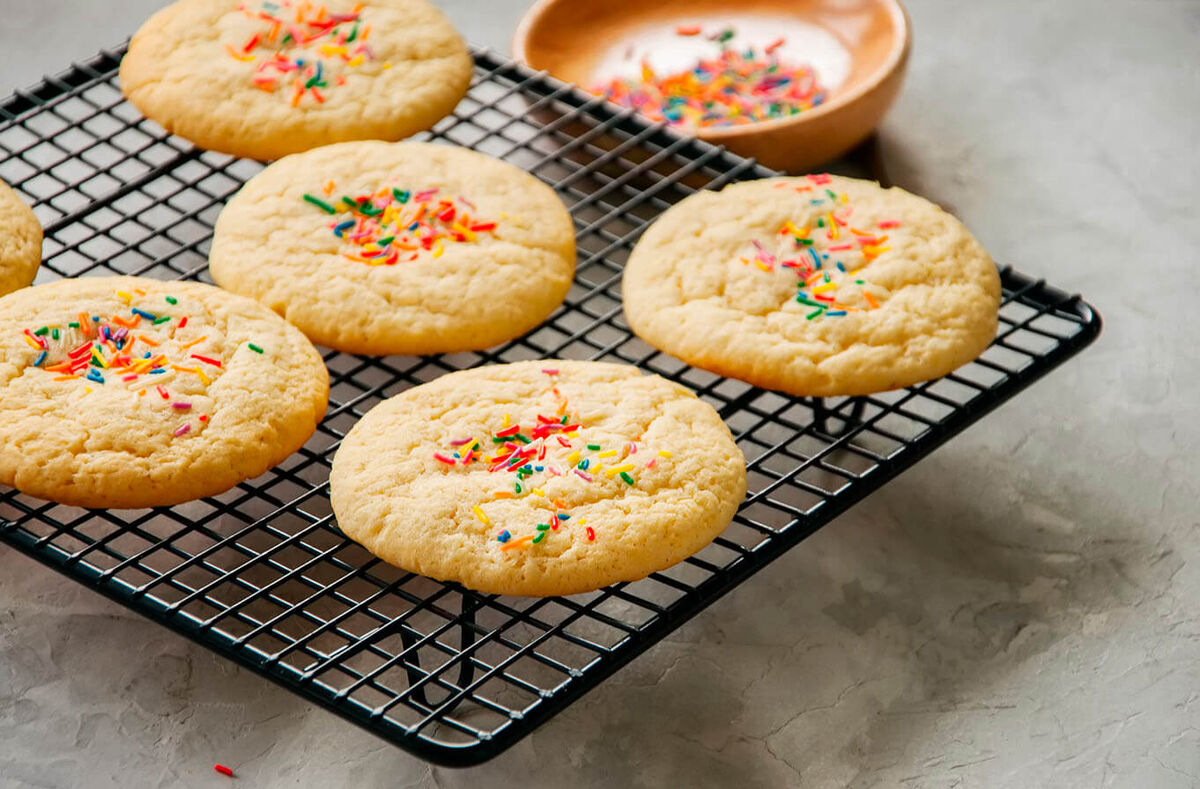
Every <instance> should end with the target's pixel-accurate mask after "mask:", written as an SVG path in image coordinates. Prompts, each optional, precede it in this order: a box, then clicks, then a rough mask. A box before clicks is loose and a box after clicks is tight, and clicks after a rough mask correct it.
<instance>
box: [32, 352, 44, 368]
mask: <svg viewBox="0 0 1200 789" xmlns="http://www.w3.org/2000/svg"><path fill="white" fill-rule="evenodd" d="M44 361H46V352H45V351H42V352H41V353H39V354H38V355H37V358H36V359H34V360H33V366H34V367H41V366H42V362H44Z"/></svg>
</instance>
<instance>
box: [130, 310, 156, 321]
mask: <svg viewBox="0 0 1200 789" xmlns="http://www.w3.org/2000/svg"><path fill="white" fill-rule="evenodd" d="M129 311H130V312H132V313H133V314H134V315H140V316H142V317H143V318H145V319H146V320H148V321H156V320H158V316H157V315H155V314H154V313H153V312H146V311H145V310H139V309H138V308H137V307H134V308H133V309H131V310H129Z"/></svg>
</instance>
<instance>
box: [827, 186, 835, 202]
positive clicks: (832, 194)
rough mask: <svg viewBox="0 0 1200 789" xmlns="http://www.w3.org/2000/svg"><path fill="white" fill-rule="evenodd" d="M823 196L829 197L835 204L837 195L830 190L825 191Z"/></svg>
mask: <svg viewBox="0 0 1200 789" xmlns="http://www.w3.org/2000/svg"><path fill="white" fill-rule="evenodd" d="M825 194H827V195H829V199H830V200H832V201H833V202H835V203H836V202H837V193H836V192H834V191H833V190H832V189H826V190H825Z"/></svg>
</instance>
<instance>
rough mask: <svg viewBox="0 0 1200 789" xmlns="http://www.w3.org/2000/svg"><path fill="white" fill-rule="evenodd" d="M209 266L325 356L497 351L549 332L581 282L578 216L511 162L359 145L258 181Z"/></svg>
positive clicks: (223, 219)
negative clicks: (545, 328) (545, 324)
mask: <svg viewBox="0 0 1200 789" xmlns="http://www.w3.org/2000/svg"><path fill="white" fill-rule="evenodd" d="M209 266H210V270H211V272H212V276H213V278H214V279H215V280H216V282H217V284H219V285H220V286H221V287H223V288H227V289H229V290H232V291H233V292H235V293H241V294H243V295H246V296H250V297H252V298H255V299H257V300H259V301H260V302H262V303H263V304H266V305H267V306H268V307H270V308H271V309H273V310H275V311H276V312H278V313H279V314H280V315H283V316H284V317H285V318H287V319H288V320H289V321H291V322H292V323H294V324H295V325H296V326H298V327H299V328H300V330H301V331H303V332H304V333H305V334H307V335H308V337H309V339H311V340H312V341H313V342H315V343H317V344H318V345H324V346H327V347H330V348H336V349H338V350H341V351H347V352H350V353H364V354H394V353H395V354H428V353H446V352H454V351H465V350H479V349H482V348H488V347H491V346H493V345H496V344H497V343H500V342H503V341H505V340H510V339H512V338H513V337H517V336H519V335H521V334H523V333H524V332H526V331H528V330H529V329H531V328H533V327H534V326H537V325H538V324H539V323H541V322H542V321H543V320H545V318H546V317H547V316H548V315H549V314H550V313H551V312H553V311H554V310H555V308H557V307H558V305H559V304H561V303H562V300H563V298H564V297H565V296H566V294H567V289H568V288H569V287H570V285H571V277H572V276H573V274H574V271H575V235H574V228H573V226H572V224H571V217H570V215H569V214H568V213H567V210H566V208H565V207H564V206H563V204H562V202H561V201H560V200H559V199H558V197H557V195H555V194H554V190H552V189H551V188H550V187H548V186H546V185H545V184H543V183H542V182H540V181H538V180H537V179H536V178H534V177H533V176H531V175H529V174H528V173H525V172H523V171H521V170H518V169H517V168H516V167H513V166H512V165H510V164H506V163H504V162H502V161H500V160H498V159H493V158H492V157H490V156H485V155H483V154H480V153H475V152H474V151H469V150H467V149H465V148H457V147H452V146H448V145H435V144H431V143H417V142H403V143H385V142H352V143H342V144H340V145H331V146H328V147H325V148H319V149H317V150H313V151H308V152H306V153H302V154H297V155H295V156H289V157H287V158H285V159H282V160H280V161H278V162H276V163H274V164H272V165H271V166H269V167H267V168H266V169H265V170H264V171H263V172H261V173H259V174H258V175H256V176H255V177H254V178H252V179H250V181H249V182H248V183H247V184H246V185H245V186H244V187H243V188H242V189H241V191H239V192H238V193H237V194H236V195H234V197H233V199H231V200H230V201H229V204H228V205H226V207H225V209H224V210H223V211H222V212H221V215H220V217H219V218H218V220H217V225H216V231H215V235H214V237H213V243H212V250H211V252H210V253H209Z"/></svg>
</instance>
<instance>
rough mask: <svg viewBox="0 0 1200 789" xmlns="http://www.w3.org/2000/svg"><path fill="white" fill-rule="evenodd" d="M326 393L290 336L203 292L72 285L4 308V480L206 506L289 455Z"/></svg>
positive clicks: (62, 497)
mask: <svg viewBox="0 0 1200 789" xmlns="http://www.w3.org/2000/svg"><path fill="white" fill-rule="evenodd" d="M328 393H329V378H328V373H327V372H326V370H325V365H324V364H323V363H322V360H321V357H320V355H319V354H318V353H317V352H316V349H314V348H313V347H312V345H311V344H310V343H309V342H308V340H306V339H305V338H304V336H303V335H302V334H301V333H300V332H299V331H297V330H296V329H295V328H293V327H291V326H289V325H288V324H287V323H286V322H285V321H283V320H281V319H280V318H279V317H278V316H277V315H275V314H273V313H272V312H271V311H270V310H267V309H265V308H263V307H262V306H260V305H259V304H256V303H255V302H253V301H251V300H250V299H244V298H241V297H240V296H233V295H231V294H229V293H225V292H224V291H221V290H218V289H217V288H214V287H211V286H208V285H201V284H199V283H194V282H160V281H158V280H151V279H143V278H138V277H110V278H95V279H91V278H88V279H67V280H58V281H56V282H52V283H49V284H46V285H39V286H37V287H33V288H25V289H24V290H20V291H17V292H16V293H11V294H9V295H7V296H5V297H3V298H0V484H5V485H11V486H12V487H15V488H17V489H18V490H21V491H23V492H25V493H28V494H30V495H32V496H37V497H39V498H43V499H49V500H51V501H57V502H60V503H63V504H71V505H76V506H80V507H151V506H157V505H168V504H177V503H180V502H183V501H188V500H190V499H195V498H199V497H201V496H209V495H215V494H217V493H220V492H222V491H224V490H227V489H228V488H231V487H233V486H234V485H236V484H237V483H238V482H241V481H242V480H245V479H250V478H252V477H256V476H258V475H259V474H261V473H263V472H264V471H266V470H267V469H269V468H271V467H272V466H274V465H276V464H277V463H279V462H281V461H282V460H283V459H284V458H286V457H287V456H288V455H290V454H291V453H292V452H294V451H296V450H297V449H299V448H300V446H301V445H303V444H304V442H305V441H306V440H307V439H308V438H309V436H311V435H312V433H313V431H314V430H315V429H316V425H317V422H318V421H320V419H321V416H322V415H323V414H324V412H325V405H326V399H327V396H328Z"/></svg>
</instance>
